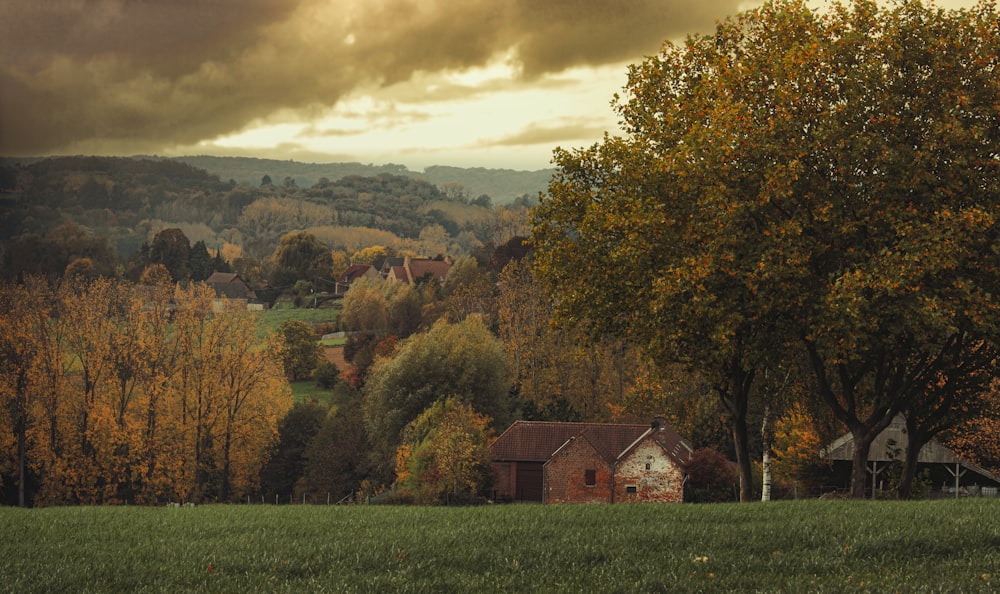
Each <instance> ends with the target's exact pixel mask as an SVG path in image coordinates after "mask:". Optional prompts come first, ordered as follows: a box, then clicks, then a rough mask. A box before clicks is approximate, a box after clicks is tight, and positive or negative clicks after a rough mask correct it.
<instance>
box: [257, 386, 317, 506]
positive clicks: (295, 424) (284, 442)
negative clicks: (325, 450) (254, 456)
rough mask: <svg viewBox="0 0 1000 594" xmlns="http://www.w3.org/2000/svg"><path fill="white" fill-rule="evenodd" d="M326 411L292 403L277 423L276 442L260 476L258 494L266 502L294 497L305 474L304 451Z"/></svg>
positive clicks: (306, 404)
mask: <svg viewBox="0 0 1000 594" xmlns="http://www.w3.org/2000/svg"><path fill="white" fill-rule="evenodd" d="M328 412H329V411H328V410H327V408H326V407H324V406H321V405H319V404H318V403H316V402H296V403H295V405H294V406H292V408H291V410H289V411H288V414H286V415H285V416H284V417H282V419H281V420H280V421H279V422H278V442H277V444H275V446H274V450H273V452H272V453H271V456H270V458H269V459H268V461H267V464H265V465H264V467H263V468H262V469H261V473H260V493H261V495H262V496H263V497H265V498H266V499H267V500H268V501H274V499H275V498H276V497H283V498H285V499H286V500H287V498H288V497H289V496H291V495H296V494H298V493H296V492H295V484H296V483H297V482H298V481H300V480H301V479H302V477H303V475H304V474H305V470H306V461H307V459H306V449H307V448H308V447H309V443H310V442H311V441H312V439H313V437H315V435H316V433H317V432H318V431H319V429H320V427H321V426H322V425H323V421H324V419H326V415H327V413H328Z"/></svg>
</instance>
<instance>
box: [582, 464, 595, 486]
mask: <svg viewBox="0 0 1000 594" xmlns="http://www.w3.org/2000/svg"><path fill="white" fill-rule="evenodd" d="M583 484H585V485H586V486H588V487H593V486H595V485H596V484H597V471H596V470H594V469H593V468H588V469H587V470H585V471H583Z"/></svg>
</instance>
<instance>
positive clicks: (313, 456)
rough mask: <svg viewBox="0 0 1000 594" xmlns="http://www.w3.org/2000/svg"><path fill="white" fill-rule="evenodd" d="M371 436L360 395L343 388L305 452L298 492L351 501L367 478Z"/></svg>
mask: <svg viewBox="0 0 1000 594" xmlns="http://www.w3.org/2000/svg"><path fill="white" fill-rule="evenodd" d="M368 450H369V445H368V435H367V432H366V430H365V423H364V417H363V414H362V397H361V393H360V392H358V391H356V390H354V389H352V388H349V387H348V386H346V385H345V384H340V385H339V386H338V387H337V388H336V389H335V391H334V402H333V405H332V406H331V407H330V410H329V412H328V413H327V415H326V418H325V419H324V420H323V424H322V425H321V426H320V428H319V430H318V431H317V432H316V435H315V436H314V438H313V439H312V440H311V441H310V442H309V444H308V446H307V447H306V450H305V454H304V455H305V459H306V463H305V469H304V473H303V476H302V478H301V479H300V480H299V481H298V482H297V483H296V492H297V493H302V492H307V493H318V494H322V493H328V494H330V496H331V497H332V498H333V499H334V500H335V501H340V500H341V499H343V498H345V497H348V498H349V497H350V496H351V495H352V493H354V491H356V490H357V489H358V488H359V486H360V485H361V481H362V480H364V479H365V477H366V476H367V475H368Z"/></svg>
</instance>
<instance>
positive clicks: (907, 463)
mask: <svg viewBox="0 0 1000 594" xmlns="http://www.w3.org/2000/svg"><path fill="white" fill-rule="evenodd" d="M931 439H932V434H931V433H928V432H927V431H921V430H920V428H919V427H917V423H916V422H914V421H911V420H910V416H909V415H908V416H907V418H906V456H905V457H904V458H903V470H902V472H901V473H900V475H899V487H898V491H897V495H898V496H899V498H900V499H909V498H910V497H912V496H913V479H915V478H916V476H917V460H918V458H919V457H920V450H922V449H923V447H924V446H925V445H927V442H929V441H930V440H931Z"/></svg>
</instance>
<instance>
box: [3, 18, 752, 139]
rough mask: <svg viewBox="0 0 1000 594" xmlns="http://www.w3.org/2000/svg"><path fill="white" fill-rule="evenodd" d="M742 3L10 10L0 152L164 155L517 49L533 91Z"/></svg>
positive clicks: (643, 50) (644, 48)
mask: <svg viewBox="0 0 1000 594" xmlns="http://www.w3.org/2000/svg"><path fill="white" fill-rule="evenodd" d="M737 4H738V2H737V1H736V0H712V1H704V0H621V1H618V2H615V1H611V0H468V1H463V2H456V1H452V0H426V1H420V0H409V1H406V0H381V1H379V0H341V1H328V0H173V1H165V0H164V1H160V0H49V1H45V2H33V1H30V0H14V1H12V2H5V3H3V4H0V56H3V59H2V60H0V154H8V155H10V154H20V155H27V154H42V153H53V152H94V153H99V152H103V153H131V152H157V151H162V150H163V149H165V148H168V147H170V146H176V145H184V144H193V143H196V142H198V141H201V140H205V139H211V138H214V137H217V136H219V135H222V134H226V133H231V132H234V131H237V130H239V129H241V128H242V127H244V126H246V125H247V124H248V123H250V122H253V121H255V120H259V119H261V118H267V117H268V116H270V115H271V114H273V113H275V112H276V111H278V110H282V109H286V110H293V111H306V112H307V111H309V110H310V109H312V110H318V109H321V108H323V107H326V106H330V105H333V104H334V103H336V101H337V100H338V99H339V98H341V97H343V96H344V95H345V94H346V93H349V92H351V91H352V90H354V89H356V88H359V86H362V85H367V86H370V85H387V84H391V83H394V82H399V81H404V80H408V79H409V78H410V77H411V76H413V75H414V73H416V72H436V71H440V70H444V69H461V68H466V67H472V66H478V65H483V64H485V63H486V62H488V61H489V60H490V59H491V58H494V57H496V56H497V55H500V54H503V53H505V52H506V53H509V54H510V55H512V56H513V59H514V60H515V61H517V62H519V65H520V72H521V76H522V78H523V79H524V80H528V81H530V80H532V79H535V78H537V77H540V76H543V75H545V74H547V73H554V72H559V71H561V70H563V69H565V68H568V67H572V66H579V65H599V64H607V63H611V62H617V61H623V60H638V59H640V58H641V57H642V56H643V55H647V54H651V53H654V52H656V50H657V48H658V47H659V44H660V42H661V41H662V40H663V39H666V38H677V37H679V36H682V35H684V34H686V33H687V32H690V31H693V30H702V31H705V30H709V29H710V28H711V27H712V25H713V23H714V22H715V20H717V19H721V18H723V17H725V16H726V15H728V14H732V13H734V12H735V11H736V9H737ZM453 90H454V89H453ZM615 90H616V89H609V90H608V92H609V93H612V92H614V91H615ZM473 92H479V91H478V90H475V89H470V93H473Z"/></svg>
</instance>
